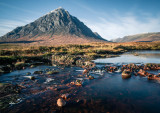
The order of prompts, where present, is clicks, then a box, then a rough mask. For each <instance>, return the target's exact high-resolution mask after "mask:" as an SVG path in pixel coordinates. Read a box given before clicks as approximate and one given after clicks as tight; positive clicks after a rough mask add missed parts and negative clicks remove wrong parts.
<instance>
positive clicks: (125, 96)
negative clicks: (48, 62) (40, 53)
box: [0, 51, 160, 113]
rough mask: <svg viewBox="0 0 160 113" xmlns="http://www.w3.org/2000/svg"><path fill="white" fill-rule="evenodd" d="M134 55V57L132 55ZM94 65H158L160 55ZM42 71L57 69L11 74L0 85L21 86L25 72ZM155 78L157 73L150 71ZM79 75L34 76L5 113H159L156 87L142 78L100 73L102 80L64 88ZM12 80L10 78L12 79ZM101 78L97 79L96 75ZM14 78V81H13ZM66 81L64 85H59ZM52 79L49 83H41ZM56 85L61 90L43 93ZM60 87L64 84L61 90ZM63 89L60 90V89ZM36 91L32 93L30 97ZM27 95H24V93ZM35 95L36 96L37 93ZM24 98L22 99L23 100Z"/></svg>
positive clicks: (159, 94) (67, 70) (139, 54)
mask: <svg viewBox="0 0 160 113" xmlns="http://www.w3.org/2000/svg"><path fill="white" fill-rule="evenodd" d="M135 53H136V56H134V54H135ZM95 62H96V63H102V64H103V63H113V64H121V63H160V51H134V52H128V53H124V54H122V55H121V56H120V57H114V58H103V59H96V60H95ZM46 68H51V69H53V68H54V69H59V68H57V67H52V66H50V67H46V66H39V67H36V68H31V69H30V68H28V69H25V70H22V71H15V72H12V73H9V74H5V75H2V76H1V77H0V80H1V82H5V81H7V82H11V81H12V82H17V83H19V84H22V83H21V82H22V80H23V82H24V77H23V76H24V75H25V73H26V72H31V73H32V74H33V72H34V71H36V70H43V69H46ZM150 72H151V73H154V74H158V73H159V72H160V71H159V70H157V71H150ZM79 74H82V68H79V67H71V68H69V67H68V68H64V69H63V71H61V72H60V73H59V74H57V75H56V76H55V75H54V76H49V75H38V76H37V81H36V83H35V82H33V81H31V80H28V82H27V84H25V86H26V87H28V89H25V90H24V91H23V95H21V96H22V97H23V98H24V97H25V99H24V100H23V101H22V102H20V103H18V104H15V105H12V106H11V107H10V108H9V109H8V110H7V111H6V112H10V113H12V112H17V113H21V112H24V113H29V112H46V113H47V112H55V109H56V112H68V113H71V112H75V113H77V112H81V113H87V112H94V113H99V112H104V113H106V112H108V113H159V112H160V111H159V106H160V83H159V82H158V81H154V80H153V81H149V80H148V79H147V78H146V77H141V76H132V77H131V78H129V79H122V77H121V73H107V72H104V73H103V75H102V77H100V78H97V79H94V80H88V79H86V80H85V84H84V86H82V87H76V86H67V87H66V84H67V83H69V82H71V81H72V80H75V79H76V78H77V75H79ZM13 76H14V77H13ZM99 76H101V75H99ZM15 77H16V78H18V79H15ZM65 77H68V79H67V80H68V81H65V82H62V81H63V79H66V78H65ZM47 78H50V79H49V80H52V79H54V80H53V81H52V82H50V83H47V84H46V83H45V82H46V81H47ZM53 84H54V85H60V86H61V87H60V88H61V90H56V91H55V90H50V89H49V90H47V88H48V87H53V86H54V85H53ZM63 84H65V85H64V86H63ZM62 86H63V87H62ZM33 90H36V91H35V92H36V93H32V92H33ZM26 92H28V93H26ZM37 92H38V93H37ZM63 93H70V94H71V96H70V99H69V100H67V105H66V106H65V107H64V108H57V107H56V100H57V98H59V95H60V94H63ZM24 95H25V96H24Z"/></svg>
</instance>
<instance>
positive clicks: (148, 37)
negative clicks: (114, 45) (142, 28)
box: [111, 32, 160, 42]
mask: <svg viewBox="0 0 160 113" xmlns="http://www.w3.org/2000/svg"><path fill="white" fill-rule="evenodd" d="M111 41H113V42H153V41H160V32H155V33H143V34H136V35H130V36H125V37H123V38H117V39H113V40H111Z"/></svg>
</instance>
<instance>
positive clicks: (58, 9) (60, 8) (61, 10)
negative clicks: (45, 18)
mask: <svg viewBox="0 0 160 113" xmlns="http://www.w3.org/2000/svg"><path fill="white" fill-rule="evenodd" d="M57 12H68V11H67V10H65V9H64V8H62V7H59V8H57V9H54V10H52V11H50V12H49V13H48V14H51V13H57Z"/></svg>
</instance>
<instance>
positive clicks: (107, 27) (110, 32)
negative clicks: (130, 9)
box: [82, 14, 160, 40]
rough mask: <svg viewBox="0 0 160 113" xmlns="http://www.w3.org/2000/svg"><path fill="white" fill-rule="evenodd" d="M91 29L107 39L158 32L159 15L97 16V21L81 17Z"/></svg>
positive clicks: (159, 29) (159, 27) (159, 25)
mask: <svg viewBox="0 0 160 113" xmlns="http://www.w3.org/2000/svg"><path fill="white" fill-rule="evenodd" d="M82 21H84V23H85V24H86V25H87V26H88V27H89V28H91V30H92V31H94V32H98V33H99V34H100V35H101V36H102V37H103V38H105V39H107V40H111V39H115V38H120V37H121V38H122V37H124V36H127V35H134V34H139V33H148V32H160V16H157V17H152V16H150V15H145V16H144V17H143V16H141V18H140V17H139V18H138V17H137V16H136V15H133V14H129V15H128V14H126V15H125V16H124V15H123V16H120V15H114V16H110V17H109V18H104V17H98V20H97V21H89V20H86V19H82Z"/></svg>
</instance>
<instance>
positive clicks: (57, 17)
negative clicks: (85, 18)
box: [0, 7, 104, 41]
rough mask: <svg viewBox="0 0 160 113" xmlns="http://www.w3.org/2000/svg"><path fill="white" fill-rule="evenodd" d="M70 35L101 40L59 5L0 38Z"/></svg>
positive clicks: (18, 38) (14, 38)
mask: <svg viewBox="0 0 160 113" xmlns="http://www.w3.org/2000/svg"><path fill="white" fill-rule="evenodd" d="M46 36H48V37H50V39H53V40H54V36H63V37H66V36H71V37H78V38H82V37H84V38H85V39H87V40H91V39H92V40H101V41H102V40H103V41H104V39H102V38H101V37H100V36H98V35H97V34H94V33H93V32H92V31H91V29H89V28H88V27H87V26H86V25H84V23H83V22H81V21H80V20H79V19H77V18H76V17H74V16H72V15H70V14H69V12H68V11H66V10H65V9H63V8H62V7H59V8H57V9H55V10H53V11H51V12H49V13H48V14H46V15H44V16H42V17H40V18H38V19H37V20H35V21H34V22H31V23H29V24H27V25H25V26H22V27H17V28H15V29H14V30H12V31H11V32H9V33H7V34H6V35H4V36H2V37H1V38H0V40H14V41H15V40H26V39H27V40H31V39H32V40H35V37H36V38H37V37H46Z"/></svg>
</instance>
